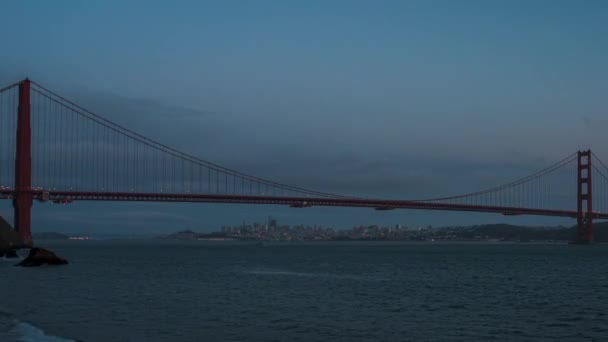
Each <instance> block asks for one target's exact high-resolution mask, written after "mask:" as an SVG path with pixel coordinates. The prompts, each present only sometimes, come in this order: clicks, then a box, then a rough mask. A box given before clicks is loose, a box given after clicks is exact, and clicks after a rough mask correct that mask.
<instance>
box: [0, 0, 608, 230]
mask: <svg viewBox="0 0 608 342" xmlns="http://www.w3.org/2000/svg"><path fill="white" fill-rule="evenodd" d="M606 22H608V3H606V2H605V1H585V2H577V1H534V2H530V1H508V2H507V1H459V2H455V1H282V2H279V1H216V2H209V1H175V2H168V1H164V2H161V1H53V2H51V1H28V2H23V1H21V2H18V1H12V2H4V3H2V4H1V5H0V28H2V31H3V32H5V34H4V35H3V39H2V43H1V45H2V48H1V49H0V80H2V81H3V83H8V82H11V81H14V80H16V79H20V78H22V77H24V76H29V77H31V78H33V79H36V80H38V81H39V82H41V83H43V84H45V85H48V86H49V87H51V88H53V89H56V90H58V91H60V92H62V93H63V94H65V95H67V96H68V97H71V98H75V99H77V100H79V103H82V104H83V105H85V106H87V104H89V103H90V104H91V105H89V106H87V107H90V106H93V107H94V108H92V109H96V110H100V112H102V113H103V114H104V115H107V116H110V117H113V118H117V120H120V121H121V123H124V124H126V125H130V126H135V128H137V129H139V130H140V131H142V132H143V133H146V132H151V134H153V135H154V136H153V137H154V138H158V139H160V140H162V141H163V142H167V143H170V144H172V145H174V146H177V147H179V148H181V149H185V150H187V151H189V152H193V153H195V154H197V155H199V156H201V157H203V158H207V159H211V160H217V161H218V162H221V163H223V164H226V165H227V166H234V167H237V168H239V169H242V170H244V171H249V170H251V171H252V172H254V173H256V174H258V175H261V176H267V175H268V176H272V177H275V176H276V177H278V178H280V180H281V181H285V182H290V183H294V182H295V183H296V184H302V183H303V184H302V185H307V186H313V187H318V186H323V187H324V188H326V187H330V188H331V187H332V184H334V185H333V186H337V185H335V184H337V183H336V182H335V181H333V180H335V179H343V178H347V179H352V180H353V181H352V182H351V183H347V182H346V183H344V184H340V188H339V189H338V190H340V191H342V192H343V191H347V192H349V193H355V194H357V195H359V194H361V195H368V194H370V193H371V192H373V191H374V190H373V189H375V188H378V187H379V186H378V184H380V183H381V184H384V185H383V186H384V188H383V189H382V191H381V194H382V195H386V196H391V197H410V196H409V194H415V195H418V194H422V193H424V192H425V191H427V189H432V191H433V193H432V194H430V195H442V194H444V193H453V192H458V191H460V190H461V188H460V186H462V187H465V186H466V187H467V189H468V188H473V189H471V190H475V188H478V187H483V186H485V185H489V184H494V183H496V182H498V183H501V182H502V180H504V181H508V180H509V179H510V178H511V177H510V176H512V178H515V177H518V176H522V175H524V174H525V173H526V172H529V171H530V170H534V169H536V168H538V167H539V166H542V165H547V164H548V163H550V162H551V161H554V160H558V159H560V158H561V157H563V156H565V155H567V154H569V153H571V152H573V151H576V150H577V149H582V148H588V147H589V148H593V150H594V151H595V152H596V153H597V154H599V155H606V156H608V147H607V146H606V144H605V131H606V129H607V128H608V119H607V116H606V115H605V114H606V105H605V94H606V93H607V91H608V86H607V83H606V80H607V79H608V67H606V60H607V57H608V32H607V31H608V26H607V25H606V24H605V23H606ZM142 101H143V102H145V103H147V104H146V106H139V107H137V106H138V104H141V103H142ZM125 103H127V104H128V106H129V108H134V106H135V107H137V108H140V110H139V114H140V115H139V116H136V115H135V114H133V113H134V112H137V111H128V112H127V111H126V110H121V108H124V107H121V106H127V105H125ZM150 103H152V104H154V106H153V107H154V109H150V111H153V112H154V116H153V117H150V116H145V115H149V114H146V113H148V112H146V111H145V110H144V109H146V108H150ZM107 111H110V112H109V113H108V112H107ZM185 111H188V116H187V118H186V115H185V114H184V115H182V114H183V113H184V112H185ZM199 116H200V120H199V119H198V117H199ZM193 117H194V118H195V119H196V120H195V121H196V122H197V124H198V126H196V125H194V124H193V120H194V119H193ZM141 118H149V119H146V120H147V123H142V120H141ZM197 120H198V121H197ZM159 125H163V126H164V125H167V127H170V128H171V129H170V130H169V129H167V131H166V132H158V130H154V127H158V126H159ZM193 127H198V128H200V129H201V130H204V129H206V128H207V129H209V127H213V129H211V131H210V132H209V136H210V137H211V136H213V139H211V138H210V140H209V141H208V142H207V143H205V144H198V143H196V140H195V139H194V138H188V136H187V135H186V136H184V135H181V134H179V133H178V132H181V130H182V129H184V128H186V129H188V128H190V129H192V130H193V131H194V130H195V129H194V128H193ZM172 131H173V132H175V134H171V132H172ZM251 141H255V144H252V143H251ZM277 141H281V143H280V144H279V143H277ZM210 145H213V146H210ZM244 146H246V147H247V149H248V151H247V153H246V155H245V153H243V147H244ZM277 158H280V159H281V160H284V163H283V164H284V165H283V166H282V169H281V171H282V172H273V170H268V167H267V165H268V164H269V162H271V161H273V160H276V159H277ZM312 163H314V165H324V168H325V169H327V172H325V173H323V172H313V176H314V177H306V176H307V174H306V173H305V174H302V172H298V169H301V168H302V165H311V164H312ZM351 165H352V167H351ZM467 165H475V167H476V171H475V172H478V173H479V172H481V173H483V175H484V176H483V177H481V178H480V179H481V180H479V178H477V180H466V181H463V180H464V179H467V177H466V176H467V174H469V173H471V171H470V167H468V166H467ZM505 165H507V166H509V167H505ZM340 166H342V167H340ZM346 166H349V167H346ZM355 166H356V167H355ZM345 169H347V170H348V169H350V170H357V171H356V174H347V175H344V172H345V171H344V170H345ZM379 170H380V171H379ZM429 170H430V172H431V173H432V174H433V177H427V176H425V177H421V178H416V177H417V175H420V174H423V175H428V173H429V172H428V171H429ZM353 172H354V171H353ZM275 173H276V174H275ZM505 178H507V179H505ZM422 181H424V182H426V183H424V186H419V187H418V188H416V186H415V185H416V184H418V185H419V184H420V183H421V182H422ZM455 183H458V184H455ZM404 184H408V186H407V187H406V186H405V185H404ZM328 190H331V189H328ZM428 191H431V190H428ZM405 192H408V193H407V194H405ZM75 206H76V205H75ZM75 206H74V207H72V209H69V210H68V209H65V210H64V209H61V210H60V211H57V210H56V209H45V208H41V209H39V216H38V217H40V218H39V221H38V224H39V225H44V224H46V223H48V224H49V225H54V226H57V225H63V224H64V223H60V222H59V221H57V220H58V218H57V215H60V218H61V219H66V218H68V219H69V218H75V217H77V214H73V213H74V212H76V211H80V212H85V213H86V212H87V211H88V210H90V209H89V208H90V207H91V206H93V207H95V206H96V205H92V204H78V207H76V208H75ZM95 208H97V207H95ZM101 208H107V210H108V212H109V213H118V216H120V215H123V212H137V215H133V216H134V217H135V221H136V222H146V223H145V224H143V225H146V224H148V222H147V221H145V220H144V219H143V217H145V215H144V213H145V212H147V213H149V215H150V217H152V220H154V217H157V215H159V213H160V214H162V215H166V217H168V218H171V217H173V218H174V219H175V215H178V214H179V215H181V216H182V218H183V219H184V220H185V221H183V222H188V223H183V222H182V221H179V222H178V221H175V222H173V224H172V223H171V221H168V222H169V223H167V224H165V225H163V226H162V227H156V226H155V227H154V228H153V229H154V230H157V231H164V230H167V229H168V230H173V226H172V225H176V226H177V225H190V226H191V227H192V228H193V229H195V228H197V226H196V225H197V224H199V223H200V222H202V221H204V222H206V223H207V224H208V225H209V226H211V227H210V228H216V227H217V225H219V224H220V223H221V222H225V223H231V222H240V221H241V220H242V219H248V220H252V219H255V218H258V219H260V220H261V219H263V218H264V217H265V216H266V215H267V214H275V215H284V216H285V221H289V220H292V221H293V222H292V223H297V222H304V223H309V222H310V223H314V222H316V223H328V224H330V223H331V224H343V225H349V224H351V223H355V222H361V223H373V222H378V223H407V222H408V221H416V222H419V223H423V222H424V223H426V222H428V223H431V224H449V223H476V222H488V221H490V222H491V221H498V220H504V219H503V218H501V217H496V216H488V215H470V214H467V215H455V214H437V213H431V214H429V213H414V212H403V213H396V214H395V213H390V214H385V215H377V214H376V213H373V214H370V213H368V212H362V211H348V210H347V211H346V212H345V213H342V211H340V210H338V211H332V212H331V213H330V214H328V212H326V211H325V210H322V209H319V210H318V212H317V211H314V212H310V213H306V214H299V213H298V214H292V213H291V212H289V211H284V210H282V209H277V208H257V207H256V208H252V207H247V208H244V207H243V208H241V207H225V206H223V207H221V209H213V208H211V207H209V206H207V207H204V208H203V209H197V208H190V207H188V206H181V207H179V208H171V206H150V205H136V204H133V205H130V206H120V205H115V204H104V206H102V207H101ZM35 210H37V208H35ZM332 210H333V209H332ZM95 211H96V212H98V211H99V209H95ZM5 212H6V213H7V214H8V213H9V212H10V211H9V210H8V209H4V210H3V211H2V212H1V213H2V214H4V213H5ZM200 212H203V214H200ZM58 213H60V214H58ZM334 213H335V214H334ZM70 215H72V216H70ZM125 215H127V214H125ZM172 215H174V216H172ZM35 217H36V216H35ZM103 220H104V218H100V221H101V222H103ZM537 220H538V219H534V222H535V223H536V222H540V223H543V222H545V221H542V220H541V221H537ZM135 221H134V222H135ZM35 223H36V221H35ZM70 224H72V223H70ZM100 225H101V224H100ZM70 227H73V229H75V230H76V229H79V228H76V226H75V225H74V226H70ZM167 227H170V228H167ZM70 229H71V228H70ZM117 229H120V230H124V229H127V230H128V229H129V227H119V228H117ZM138 229H141V230H145V229H147V228H145V227H144V228H138ZM151 229H152V228H151ZM205 229H207V227H205Z"/></svg>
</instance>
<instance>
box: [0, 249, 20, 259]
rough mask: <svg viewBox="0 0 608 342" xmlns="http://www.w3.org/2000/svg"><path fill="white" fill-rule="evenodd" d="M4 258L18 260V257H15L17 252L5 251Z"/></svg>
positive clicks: (12, 250)
mask: <svg viewBox="0 0 608 342" xmlns="http://www.w3.org/2000/svg"><path fill="white" fill-rule="evenodd" d="M4 257H5V258H9V259H14V258H18V257H19V255H17V251H16V250H14V249H9V250H7V251H4Z"/></svg>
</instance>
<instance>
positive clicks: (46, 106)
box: [0, 79, 608, 245]
mask: <svg viewBox="0 0 608 342" xmlns="http://www.w3.org/2000/svg"><path fill="white" fill-rule="evenodd" d="M0 142H1V143H0V161H1V164H0V198H2V199H10V200H12V201H13V207H14V227H15V229H16V230H17V232H18V234H19V236H20V238H21V240H22V241H23V242H24V244H25V245H31V244H32V234H31V209H32V204H33V202H34V201H35V200H36V201H43V202H44V201H52V202H54V203H66V204H67V203H71V202H73V201H141V202H148V201H155V202H203V203H228V204H235V203H245V204H272V205H286V206H290V207H294V208H305V207H311V206H333V207H362V208H373V209H376V210H394V209H423V210H445V211H465V212H482V213H498V214H503V215H540V216H557V217H569V218H573V219H576V221H577V229H576V242H579V243H590V242H592V241H593V220H594V219H608V167H607V166H606V164H604V163H603V162H602V160H601V159H599V158H598V157H597V156H596V155H595V154H594V153H592V152H591V151H590V150H586V151H578V152H575V153H573V154H570V155H569V156H567V157H565V158H563V159H562V160H560V161H558V162H556V163H555V164H552V165H550V166H548V167H546V168H544V169H542V170H540V171H538V172H536V173H534V174H531V175H529V176H527V177H523V178H520V179H517V180H515V181H512V182H508V183H505V184H502V185H499V186H496V187H490V188H487V189H483V190H480V191H474V192H470V193H465V194H460V195H455V196H447V197H438V198H426V199H408V200H392V199H390V200H389V199H378V198H362V197H352V196H344V195H339V194H333V193H330V192H321V191H316V190H312V189H304V188H301V187H297V186H294V185H289V184H284V183H281V182H277V181H274V180H270V179H265V178H260V177H258V176H254V175H250V174H247V173H244V172H241V171H237V170H234V169H230V168H227V167H224V166H221V165H218V164H215V163H212V162H210V161H207V160H204V159H200V158H198V157H196V156H193V155H191V154H188V153H185V152H183V151H178V150H176V149H174V148H171V147H170V146H168V145H165V144H162V143H160V142H157V141H155V140H152V139H149V138H147V137H146V136H144V135H141V134H139V133H136V132H134V131H132V130H130V129H128V128H125V127H123V126H121V125H118V124H116V123H114V122H112V121H110V120H108V119H105V118H104V117H103V116H101V115H98V114H96V113H94V112H92V111H89V110H87V109H85V108H84V107H81V106H80V105H78V104H76V103H74V102H72V101H70V100H68V99H67V98H65V97H63V96H60V95H58V94H57V93H55V92H53V91H51V90H49V89H47V88H45V87H44V86H42V85H40V84H38V83H36V82H34V81H31V80H29V79H25V80H23V81H20V82H17V83H14V84H11V85H9V86H6V87H4V88H0Z"/></svg>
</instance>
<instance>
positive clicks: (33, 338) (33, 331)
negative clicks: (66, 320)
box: [13, 320, 76, 342]
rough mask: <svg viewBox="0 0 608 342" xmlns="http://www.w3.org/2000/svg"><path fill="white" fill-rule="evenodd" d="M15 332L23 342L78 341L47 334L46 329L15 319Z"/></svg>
mask: <svg viewBox="0 0 608 342" xmlns="http://www.w3.org/2000/svg"><path fill="white" fill-rule="evenodd" d="M13 333H14V334H15V335H17V338H18V339H19V341H21V342H76V340H71V339H68V338H63V337H58V336H52V335H47V334H46V332H44V330H42V329H40V328H38V327H36V326H33V325H31V324H29V323H26V322H21V321H18V320H15V326H14V327H13Z"/></svg>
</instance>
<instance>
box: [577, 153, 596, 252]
mask: <svg viewBox="0 0 608 342" xmlns="http://www.w3.org/2000/svg"><path fill="white" fill-rule="evenodd" d="M577 170H578V172H577V213H578V214H577V217H576V223H577V226H576V242H577V243H591V242H593V194H592V189H593V187H592V179H591V174H592V172H591V150H587V151H578V168H577Z"/></svg>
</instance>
